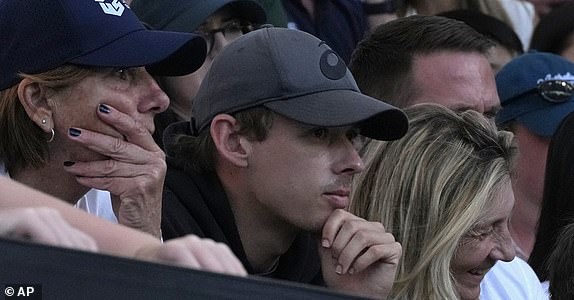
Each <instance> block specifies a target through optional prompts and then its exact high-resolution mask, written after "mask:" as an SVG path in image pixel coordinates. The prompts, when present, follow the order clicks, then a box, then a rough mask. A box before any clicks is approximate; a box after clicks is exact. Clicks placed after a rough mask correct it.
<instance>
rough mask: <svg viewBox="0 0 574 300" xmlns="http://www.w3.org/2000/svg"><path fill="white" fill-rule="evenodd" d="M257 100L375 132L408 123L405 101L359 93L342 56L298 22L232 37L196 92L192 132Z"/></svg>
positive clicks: (383, 135)
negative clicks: (402, 105)
mask: <svg viewBox="0 0 574 300" xmlns="http://www.w3.org/2000/svg"><path fill="white" fill-rule="evenodd" d="M256 106H264V107H267V108H269V109H270V110H272V111H274V112H276V113H278V114H280V115H283V116H285V117H287V118H290V119H292V120H295V121H298V122H301V123H305V124H309V125H314V126H325V127H336V126H349V125H354V124H358V125H359V128H360V130H361V134H362V135H364V136H367V137H370V138H373V139H377V140H395V139H398V138H400V137H402V136H403V135H404V134H405V133H406V131H407V129H408V120H407V117H406V116H405V114H404V113H403V112H402V111H401V110H400V109H398V108H396V107H394V106H391V105H389V104H387V103H384V102H382V101H380V100H377V99H374V98H371V97H369V96H366V95H364V94H362V93H361V92H360V91H359V88H358V87H357V84H356V83H355V80H354V79H353V76H352V75H351V72H350V71H349V70H348V69H347V67H346V65H345V63H344V62H343V60H342V59H341V58H340V57H339V56H338V55H337V54H336V53H335V52H334V51H333V50H332V49H331V48H330V47H329V46H327V44H325V42H323V41H321V40H319V39H317V38H316V37H314V36H312V35H310V34H308V33H305V32H302V31H299V30H292V29H285V28H263V29H259V30H255V31H253V32H250V33H248V34H246V35H243V36H242V37H240V38H238V39H237V40H235V41H234V42H232V43H231V44H229V45H227V46H226V47H225V48H224V49H223V50H222V51H221V52H220V54H219V55H218V56H217V57H216V58H215V60H214V61H213V64H212V65H211V69H210V70H209V72H208V73H207V74H206V77H205V79H204V80H203V82H202V84H201V87H200V88H199V91H198V92H197V95H196V97H195V98H194V101H193V107H192V118H191V124H190V125H191V133H192V134H194V135H196V134H198V133H199V132H200V131H201V130H203V129H204V128H206V127H208V126H209V124H210V123H211V120H212V119H213V117H215V116H216V115H217V114H221V113H228V114H232V113H235V112H238V111H241V110H244V109H248V108H252V107H256Z"/></svg>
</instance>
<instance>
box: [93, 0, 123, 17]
mask: <svg viewBox="0 0 574 300" xmlns="http://www.w3.org/2000/svg"><path fill="white" fill-rule="evenodd" d="M94 1H96V2H98V3H100V6H101V7H102V10H103V11H104V13H105V14H107V15H114V16H118V17H120V16H121V15H122V14H123V13H124V10H125V9H126V8H125V6H124V4H123V3H122V2H123V1H120V0H113V1H112V2H111V3H106V2H104V1H105V0H94Z"/></svg>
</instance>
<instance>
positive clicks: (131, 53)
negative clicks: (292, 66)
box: [0, 0, 206, 90]
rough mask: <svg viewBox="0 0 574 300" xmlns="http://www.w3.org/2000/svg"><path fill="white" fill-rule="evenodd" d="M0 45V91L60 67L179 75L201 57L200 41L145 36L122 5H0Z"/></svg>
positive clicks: (21, 1)
mask: <svg viewBox="0 0 574 300" xmlns="http://www.w3.org/2000/svg"><path fill="white" fill-rule="evenodd" d="M0 41H1V43H2V45H1V46H0V66H1V67H0V90H3V89H6V88H9V87H11V86H13V85H15V84H17V83H18V82H19V81H20V77H19V75H18V74H19V73H28V74H37V73H41V72H45V71H48V70H51V69H54V68H57V67H59V66H62V65H64V64H76V65H82V66H89V67H121V68H128V67H139V66H146V67H147V69H148V71H149V72H150V73H151V74H154V75H171V76H178V75H185V74H189V73H192V72H194V71H195V70H197V69H198V68H199V67H201V65H202V64H203V61H204V60H205V55H206V46H205V40H203V38H201V37H200V36H197V35H193V34H189V33H175V32H165V31H152V30H147V29H146V28H145V27H144V26H143V24H142V23H141V22H140V21H139V20H138V18H137V17H136V16H135V14H134V13H133V12H132V11H131V9H130V7H129V6H128V5H127V4H126V3H125V2H124V1H123V0H122V1H120V0H51V1H46V0H2V1H0Z"/></svg>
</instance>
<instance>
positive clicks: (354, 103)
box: [263, 90, 408, 141]
mask: <svg viewBox="0 0 574 300" xmlns="http://www.w3.org/2000/svg"><path fill="white" fill-rule="evenodd" d="M263 105H264V106H265V107H267V108H269V109H271V110H273V111H275V112H277V113H279V114H281V115H284V116H285V117H288V118H290V119H293V120H295V121H299V122H301V123H305V124H309V125H315V126H325V127H338V126H350V125H354V124H357V125H358V126H359V128H360V130H361V134H362V135H364V136H366V137H369V138H372V139H376V140H386V141H391V140H396V139H399V138H401V137H402V136H404V135H405V133H406V132H407V129H408V119H407V117H406V115H405V114H404V113H403V112H402V111H401V110H400V109H398V108H396V107H394V106H392V105H389V104H387V103H384V102H382V101H380V100H376V99H374V98H371V97H369V96H366V95H363V94H361V93H358V92H355V91H350V90H332V91H324V92H319V93H314V94H308V95H303V96H299V97H296V98H289V99H284V100H277V101H271V102H266V103H265V104H263Z"/></svg>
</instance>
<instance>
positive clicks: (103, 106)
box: [98, 104, 110, 114]
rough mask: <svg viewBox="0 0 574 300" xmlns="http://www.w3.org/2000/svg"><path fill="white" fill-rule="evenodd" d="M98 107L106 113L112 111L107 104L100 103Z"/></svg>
mask: <svg viewBox="0 0 574 300" xmlns="http://www.w3.org/2000/svg"><path fill="white" fill-rule="evenodd" d="M98 109H99V110H100V112H103V113H104V114H109V113H110V108H109V107H108V106H107V105H105V104H100V105H99V106H98Z"/></svg>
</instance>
